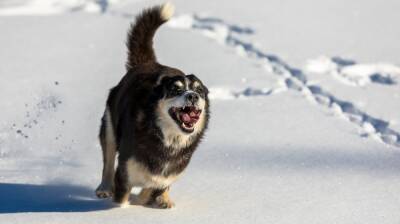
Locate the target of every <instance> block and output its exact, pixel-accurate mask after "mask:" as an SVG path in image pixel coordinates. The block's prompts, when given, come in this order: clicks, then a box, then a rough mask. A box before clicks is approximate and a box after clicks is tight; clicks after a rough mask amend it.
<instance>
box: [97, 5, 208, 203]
mask: <svg viewBox="0 0 400 224" xmlns="http://www.w3.org/2000/svg"><path fill="white" fill-rule="evenodd" d="M173 12H174V7H173V5H171V4H170V3H166V4H163V5H159V6H155V7H152V8H149V9H146V10H143V11H142V13H141V14H139V15H138V16H137V17H136V22H135V23H134V24H132V25H131V28H130V31H129V32H128V40H127V44H126V45H127V48H128V61H127V63H126V69H127V73H126V75H125V76H124V77H123V78H122V79H121V81H120V82H119V83H118V85H117V86H115V87H114V88H112V89H111V90H110V92H109V95H108V99H107V102H106V109H105V112H104V115H103V117H102V120H101V126H100V133H99V139H100V145H101V148H102V152H103V171H102V180H101V183H100V185H99V186H98V188H97V189H96V195H97V196H98V197H99V198H107V197H113V201H114V202H116V203H118V204H120V205H121V206H122V205H127V204H129V196H130V192H131V189H132V187H140V188H142V191H141V192H140V194H139V195H138V199H139V203H140V204H142V205H144V206H150V207H155V208H171V207H173V206H174V203H173V202H172V201H171V200H170V199H169V197H168V191H169V189H170V186H171V184H172V183H173V182H174V181H176V179H177V178H178V177H179V176H180V174H181V173H182V171H183V170H184V169H185V168H186V167H187V166H188V164H189V162H190V159H191V157H192V155H193V153H194V151H195V150H196V148H197V146H198V145H199V143H200V141H201V139H202V137H203V135H204V132H205V130H206V129H207V125H208V121H209V116H210V112H209V99H208V89H207V87H206V86H205V85H204V84H203V83H202V81H201V80H200V79H199V78H197V77H196V76H195V75H193V74H189V75H186V74H185V73H183V72H182V71H180V70H179V69H176V68H172V67H168V66H165V65H161V64H159V63H158V62H157V59H156V55H155V52H154V50H153V37H154V34H155V32H156V30H157V29H158V28H159V27H160V26H161V25H162V24H164V23H165V22H167V21H168V20H169V19H170V18H171V16H172V14H173ZM117 155H118V158H117ZM116 158H117V161H118V163H117V168H116V169H115V161H116Z"/></svg>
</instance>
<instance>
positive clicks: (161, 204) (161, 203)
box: [150, 197, 175, 209]
mask: <svg viewBox="0 0 400 224" xmlns="http://www.w3.org/2000/svg"><path fill="white" fill-rule="evenodd" d="M150 206H151V207H153V208H160V209H167V208H173V207H175V203H174V202H172V201H171V200H170V199H166V198H164V197H157V198H156V200H154V201H153V202H152V203H151V205H150Z"/></svg>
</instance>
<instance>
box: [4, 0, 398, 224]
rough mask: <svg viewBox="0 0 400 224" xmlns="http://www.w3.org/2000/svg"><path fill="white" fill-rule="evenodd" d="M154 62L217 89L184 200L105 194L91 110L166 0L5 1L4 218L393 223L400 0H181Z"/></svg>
mask: <svg viewBox="0 0 400 224" xmlns="http://www.w3.org/2000/svg"><path fill="white" fill-rule="evenodd" d="M173 2H174V3H175V5H176V7H177V15H176V16H175V17H174V18H173V19H172V21H170V22H169V23H168V24H167V25H166V26H164V27H163V28H161V29H160V30H159V32H158V33H157V36H156V40H155V48H156V51H157V53H158V58H159V61H161V62H162V63H164V64H168V65H172V66H176V67H179V68H181V69H182V70H183V71H186V72H188V73H195V74H196V75H198V76H199V77H201V79H202V80H203V81H204V82H205V83H206V84H207V85H208V86H209V87H210V90H211V95H210V96H211V99H212V101H211V102H212V110H211V111H212V119H211V123H210V128H209V130H208V132H207V136H206V138H205V139H204V142H203V143H202V144H201V146H200V147H199V149H198V151H197V152H196V153H195V156H194V158H193V160H192V163H191V164H190V166H189V168H188V169H187V171H186V172H185V174H184V176H183V177H182V178H181V179H180V180H178V181H177V182H176V183H175V184H174V185H173V186H172V189H171V191H172V192H171V194H172V198H173V199H174V201H175V202H176V205H177V207H176V208H174V209H172V210H156V209H150V208H144V207H140V206H131V207H130V208H126V209H121V208H115V207H113V204H112V203H111V202H110V201H108V200H99V199H97V198H95V196H94V189H95V187H96V186H97V184H98V183H99V181H100V174H101V172H100V171H101V153H100V148H99V144H98V141H97V131H98V126H99V119H100V117H101V115H102V112H103V110H104V103H105V98H106V95H107V90H108V89H109V88H110V87H112V86H113V85H115V84H116V83H117V82H118V81H119V79H120V78H121V77H122V75H123V74H124V63H125V57H126V55H125V52H126V50H125V46H124V41H125V34H126V31H127V28H128V25H129V23H130V22H131V21H132V20H133V18H134V15H135V14H136V13H137V12H139V11H140V10H141V9H142V8H143V7H146V6H150V5H153V4H156V3H160V1H140V0H118V1H117V0H114V1H107V0H105V1H96V0H87V1H85V0H70V1H61V0H53V1H36V0H5V1H0V15H1V17H0V27H1V29H2V30H1V35H0V49H1V51H0V61H1V66H0V77H1V79H2V81H1V82H0V101H1V102H2V104H1V105H2V106H1V115H2V120H1V121H0V167H1V169H0V223H27V222H28V223H115V222H118V223H119V222H121V223H123V222H128V223H131V222H132V223H205V222H209V223H307V224H309V223H351V224H354V223H372V224H375V223H391V224H395V223H399V222H400V213H399V210H400V175H399V173H400V114H399V111H400V59H399V58H400V45H399V44H398V40H400V24H399V22H398V21H400V14H399V13H398V9H399V8H400V2H398V1H396V0H389V1H378V0H369V1H363V0H352V1H345V0H340V1H333V0H324V1H312V0H301V1H282V0H269V1H261V0H249V1H246V3H245V4H244V3H243V2H242V1H238V0H221V1H211V0H210V1H194V0H175V1H173Z"/></svg>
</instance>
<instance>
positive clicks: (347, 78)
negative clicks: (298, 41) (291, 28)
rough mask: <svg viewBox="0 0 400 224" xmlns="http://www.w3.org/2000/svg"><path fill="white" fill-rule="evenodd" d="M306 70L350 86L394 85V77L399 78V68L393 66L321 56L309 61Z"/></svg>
mask: <svg viewBox="0 0 400 224" xmlns="http://www.w3.org/2000/svg"><path fill="white" fill-rule="evenodd" d="M306 70H307V71H308V72H314V73H317V74H330V75H332V76H333V77H335V78H336V79H338V80H339V81H341V82H343V83H345V84H348V85H352V86H364V85H366V84H368V83H377V84H383V85H394V84H396V83H397V82H396V77H400V67H397V66H395V65H392V64H388V63H371V64H366V63H356V62H355V61H353V60H348V59H343V58H340V57H332V58H329V57H325V56H321V57H319V58H316V59H313V60H309V61H308V62H307V65H306Z"/></svg>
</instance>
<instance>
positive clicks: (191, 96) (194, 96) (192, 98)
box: [186, 93, 199, 103]
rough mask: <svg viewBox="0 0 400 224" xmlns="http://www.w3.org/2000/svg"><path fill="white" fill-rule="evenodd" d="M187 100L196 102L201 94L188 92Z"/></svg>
mask: <svg viewBox="0 0 400 224" xmlns="http://www.w3.org/2000/svg"><path fill="white" fill-rule="evenodd" d="M186 100H188V101H190V102H192V103H196V102H197V101H198V100H199V94H197V93H188V94H186Z"/></svg>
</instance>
